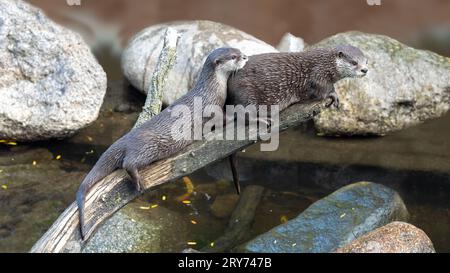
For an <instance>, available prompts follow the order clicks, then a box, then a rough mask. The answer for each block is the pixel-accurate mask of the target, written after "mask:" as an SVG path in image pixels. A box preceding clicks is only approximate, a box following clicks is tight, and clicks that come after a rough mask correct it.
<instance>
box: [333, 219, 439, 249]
mask: <svg viewBox="0 0 450 273" xmlns="http://www.w3.org/2000/svg"><path fill="white" fill-rule="evenodd" d="M336 252H337V253H435V252H436V251H435V250H434V247H433V243H432V242H431V240H430V238H428V236H427V235H426V234H425V232H423V231H422V230H421V229H419V228H417V227H415V226H413V225H411V224H407V223H403V222H393V223H390V224H387V225H386V226H384V227H380V228H377V229H376V230H374V231H372V232H370V233H368V234H366V235H363V236H361V237H359V238H358V239H356V240H354V241H353V242H351V243H350V244H348V245H346V246H344V247H342V248H339V249H338V250H336Z"/></svg>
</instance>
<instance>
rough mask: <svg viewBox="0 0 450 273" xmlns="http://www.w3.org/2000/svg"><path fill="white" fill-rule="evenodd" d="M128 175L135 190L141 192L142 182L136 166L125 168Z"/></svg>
mask: <svg viewBox="0 0 450 273" xmlns="http://www.w3.org/2000/svg"><path fill="white" fill-rule="evenodd" d="M126 171H127V173H128V175H129V176H130V177H131V180H132V182H133V184H134V186H135V187H136V190H137V191H138V192H140V193H142V192H143V188H142V184H141V176H140V175H139V171H138V170H137V169H136V168H130V169H126Z"/></svg>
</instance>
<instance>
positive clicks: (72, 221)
mask: <svg viewBox="0 0 450 273" xmlns="http://www.w3.org/2000/svg"><path fill="white" fill-rule="evenodd" d="M324 103H325V102H312V103H308V104H297V105H293V106H291V107H289V108H288V109H286V110H285V111H283V112H282V113H281V114H280V124H279V131H280V132H282V131H284V130H286V129H288V128H291V127H294V126H297V125H299V124H300V123H302V122H304V121H307V120H309V119H311V118H312V117H313V116H314V115H316V114H318V113H319V112H320V109H322V107H324ZM213 134H214V135H216V136H217V138H209V139H212V140H203V141H197V142H195V143H193V144H192V145H190V146H188V147H186V148H185V149H184V150H183V151H181V152H179V153H177V154H175V155H174V156H172V157H170V158H167V159H164V160H161V161H158V162H156V163H154V164H151V165H150V166H148V167H146V168H145V169H144V170H142V172H141V176H142V178H143V187H144V189H146V190H148V189H150V188H153V187H155V186H157V185H160V184H163V183H167V182H170V181H172V180H175V179H177V178H180V177H182V176H185V175H188V174H190V173H193V172H195V171H197V170H199V169H201V168H203V167H205V166H207V165H209V164H211V163H214V162H216V161H218V160H220V159H222V158H225V157H227V156H229V155H230V154H232V153H235V152H237V151H240V150H242V149H244V148H245V147H247V146H249V145H251V144H253V143H255V141H254V140H248V139H246V140H234V141H228V140H216V139H220V138H221V136H223V134H224V132H215V133H213ZM247 135H248V134H247ZM222 139H223V138H222ZM138 195H139V193H138V192H136V191H135V189H134V187H132V185H131V182H130V181H129V178H128V176H127V175H126V173H125V172H124V171H123V170H119V171H116V172H114V173H112V174H111V175H109V176H108V177H106V178H105V179H103V180H102V181H100V182H99V183H97V184H96V185H95V186H94V187H93V188H92V189H91V191H90V192H89V193H88V194H87V197H86V227H87V230H91V231H92V230H94V229H95V228H96V227H97V226H98V225H99V224H101V223H102V222H103V221H104V220H105V219H107V218H108V217H110V216H111V215H112V214H113V213H115V212H116V211H117V210H119V209H120V208H121V207H123V206H125V205H126V204H127V203H129V202H130V201H131V200H133V199H134V198H136V197H137V196H138ZM83 246H84V242H83V241H82V240H81V237H80V231H79V222H78V209H77V205H76V203H75V202H74V203H72V204H71V205H70V206H69V207H68V208H67V209H66V210H65V211H64V212H63V213H62V214H61V216H60V217H59V218H58V219H57V220H56V222H55V223H54V224H53V225H52V226H51V227H50V229H49V230H48V231H47V232H46V233H45V234H44V235H43V236H42V237H41V239H40V240H39V241H38V242H37V243H36V244H35V245H34V246H33V248H32V249H31V252H79V251H80V250H81V249H82V247H83Z"/></svg>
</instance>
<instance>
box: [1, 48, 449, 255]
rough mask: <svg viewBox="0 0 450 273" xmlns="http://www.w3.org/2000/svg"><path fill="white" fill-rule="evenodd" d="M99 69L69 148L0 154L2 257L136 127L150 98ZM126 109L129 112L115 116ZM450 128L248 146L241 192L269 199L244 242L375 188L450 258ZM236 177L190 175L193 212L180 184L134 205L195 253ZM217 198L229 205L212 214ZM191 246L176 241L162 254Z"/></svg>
mask: <svg viewBox="0 0 450 273" xmlns="http://www.w3.org/2000/svg"><path fill="white" fill-rule="evenodd" d="M99 60H100V62H101V63H102V64H106V66H107V69H106V70H107V71H108V73H109V75H114V76H112V77H109V80H110V81H109V88H108V91H107V96H106V98H105V103H104V105H103V106H102V110H101V114H100V117H99V119H98V120H97V121H96V122H94V123H93V124H92V125H91V126H89V127H88V128H85V129H83V130H81V131H80V132H79V133H78V134H76V135H75V136H73V137H71V138H68V139H64V140H52V141H47V142H39V143H33V144H21V143H19V145H18V146H17V147H10V146H0V184H2V185H6V186H7V189H0V208H1V213H0V252H9V251H12V252H25V251H28V250H29V249H30V248H31V246H32V245H33V244H34V242H35V241H36V240H37V239H38V238H39V237H40V236H42V235H43V233H44V232H45V231H46V230H47V229H48V227H50V225H51V224H52V223H53V221H54V220H56V218H57V217H58V216H59V214H60V213H61V212H62V211H63V210H64V209H65V208H66V207H67V206H68V205H69V204H70V203H71V202H73V200H74V197H75V192H76V190H77V188H78V186H79V183H80V182H81V180H82V178H83V177H84V175H85V174H86V173H87V172H88V171H89V169H90V168H91V167H92V165H93V164H94V163H95V162H96V160H97V159H98V157H99V155H101V153H102V152H103V151H104V150H106V149H107V147H108V146H109V145H110V144H111V143H113V142H114V141H115V140H116V139H118V138H119V137H120V136H121V135H123V134H124V133H126V132H127V131H128V130H129V129H130V128H131V127H132V125H133V124H134V121H135V120H136V118H137V116H138V113H139V111H140V107H141V106H142V104H143V102H144V99H145V98H144V96H143V95H141V94H140V93H139V92H137V91H136V90H133V88H131V87H130V86H128V85H127V84H126V83H124V82H123V81H121V80H120V72H118V60H117V58H115V57H114V58H111V56H109V55H108V54H106V55H102V56H99ZM120 104H123V105H122V106H124V105H125V106H126V107H121V108H122V109H128V110H127V111H126V112H117V111H116V110H117V106H118V105H120ZM115 109H116V110H115ZM449 123H450V114H447V115H446V116H444V117H442V118H440V119H437V120H433V121H429V122H427V123H425V124H423V125H420V126H416V127H414V128H410V129H407V130H403V131H400V132H398V133H394V134H392V135H390V136H387V137H383V138H344V139H334V138H323V137H318V136H316V135H315V132H314V130H313V129H312V127H311V126H310V125H308V124H307V125H304V126H301V127H299V128H296V129H291V130H289V131H287V132H285V133H283V134H282V135H281V139H280V143H281V147H280V149H279V150H278V151H277V152H273V153H260V152H259V151H258V146H253V147H250V148H249V149H247V151H246V152H245V153H240V155H239V156H240V172H241V175H242V177H243V180H244V181H242V187H245V186H247V185H251V184H256V185H261V186H263V187H265V188H266V191H265V193H264V197H263V198H262V201H261V203H260V204H259V206H258V209H257V213H256V217H255V220H254V223H253V225H252V227H251V229H250V232H248V234H247V235H246V237H245V238H244V239H243V241H245V240H247V239H250V238H252V237H254V236H256V235H258V234H261V233H263V232H266V231H268V230H269V229H271V228H272V227H274V226H277V225H279V224H280V223H282V222H284V221H286V220H287V219H291V218H293V217H295V216H296V215H298V214H299V213H301V212H302V211H303V210H304V209H306V208H307V207H308V206H309V205H310V204H312V203H313V202H314V201H316V200H318V199H319V198H322V197H324V196H326V195H328V194H330V193H331V192H333V191H334V190H336V189H338V188H339V187H341V186H343V185H346V184H349V183H353V182H358V181H371V182H376V183H381V184H384V185H387V186H389V187H391V188H394V189H395V190H397V191H398V192H399V193H400V195H401V196H402V198H403V199H404V201H405V203H406V206H407V208H408V210H409V212H410V214H411V220H410V222H411V223H412V224H414V225H416V226H417V227H419V228H421V229H423V230H424V231H425V232H426V233H427V234H428V235H429V237H430V238H431V240H432V241H433V243H434V245H435V247H436V250H437V251H438V252H450V165H449V164H450V160H449V159H450V126H448V124H449ZM58 155H60V156H61V157H60V158H59V157H58ZM33 161H36V164H35V165H33ZM230 177H231V175H230V171H229V169H227V167H226V166H225V165H224V164H218V165H216V166H210V167H207V168H206V169H202V170H200V171H198V172H196V173H194V174H192V175H190V176H189V178H190V179H191V181H192V183H193V186H194V192H193V193H191V194H190V195H189V197H188V199H189V200H191V202H192V204H191V205H189V206H186V205H185V204H183V203H182V202H180V199H179V197H180V196H183V195H184V194H186V191H187V189H186V186H185V184H184V183H183V182H182V181H181V180H177V181H174V182H172V183H168V184H165V185H162V186H160V187H158V188H157V189H155V190H153V191H150V192H148V193H146V194H145V195H144V196H142V197H140V198H139V199H138V200H137V201H135V202H145V203H146V204H158V205H159V206H163V207H165V208H167V209H169V210H171V211H173V212H174V213H177V214H178V215H180V221H182V222H183V223H184V224H186V226H187V229H188V233H189V234H190V237H189V239H190V240H194V241H196V242H197V245H196V246H195V248H198V249H199V248H201V247H204V246H208V245H209V244H210V243H211V242H212V241H214V240H215V239H216V238H217V237H219V236H220V235H222V234H223V232H224V230H225V228H226V226H227V224H228V219H229V213H230V211H229V209H228V212H227V207H226V206H229V204H230V202H231V203H233V202H234V201H233V197H232V196H233V195H234V187H233V185H232V183H231V181H230ZM162 196H166V199H165V200H162ZM217 197H221V198H222V199H224V200H226V201H224V202H223V203H222V205H221V204H220V203H219V204H216V205H215V206H216V207H215V209H212V207H213V204H214V200H215V199H216V198H217ZM227 202H228V203H227ZM221 206H222V207H221ZM218 210H219V211H221V212H220V213H218V212H217V211H218ZM224 210H225V212H224ZM218 214H221V216H220V217H218V216H217V215H218ZM224 215H225V216H224ZM193 220H194V221H195V224H193V223H192V221H193ZM173 236H177V235H176V234H174V235H173ZM184 239H185V238H183V240H184ZM180 240H181V239H180ZM186 247H187V245H186V242H185V241H180V242H176V243H174V244H173V245H168V246H165V248H164V247H163V250H170V251H181V250H182V249H184V248H186Z"/></svg>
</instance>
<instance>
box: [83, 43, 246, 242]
mask: <svg viewBox="0 0 450 273" xmlns="http://www.w3.org/2000/svg"><path fill="white" fill-rule="evenodd" d="M246 62H247V57H246V56H245V55H244V54H242V53H241V51H239V50H238V49H235V48H219V49H216V50H214V51H213V52H212V53H211V54H210V55H209V56H208V57H207V59H206V61H205V63H204V65H203V68H202V71H201V73H200V76H199V79H198V81H197V83H196V84H195V86H194V88H193V89H192V90H190V91H189V92H187V93H186V94H185V95H184V96H182V97H181V98H179V99H178V100H177V101H175V102H174V103H173V104H172V105H170V106H169V107H167V108H166V109H164V110H163V111H162V112H161V113H159V114H158V115H156V116H155V117H153V118H152V119H150V120H149V121H147V122H145V123H143V124H142V125H141V126H139V127H137V128H134V129H133V130H131V131H130V132H129V133H127V134H126V135H124V136H123V137H121V138H120V139H119V140H117V141H116V142H115V143H113V144H112V145H111V146H110V147H109V148H108V150H106V151H105V152H104V153H103V154H102V156H101V157H100V159H99V160H98V162H97V163H96V164H95V166H94V167H93V168H92V170H91V171H90V172H89V173H88V175H87V176H86V178H85V179H84V181H83V182H82V183H81V185H80V188H79V190H78V192H77V204H78V209H79V215H80V227H81V236H82V238H83V240H84V239H85V237H86V235H87V234H86V233H85V228H84V203H85V197H86V194H87V192H88V191H89V189H91V188H92V186H93V185H95V184H96V183H97V182H98V181H99V180H101V179H103V178H104V177H106V176H107V175H109V174H111V173H112V172H113V171H115V170H116V169H120V168H122V169H125V170H126V171H127V172H128V174H129V175H130V177H131V179H132V182H133V184H134V185H135V186H136V189H137V190H138V191H141V190H142V185H141V178H140V176H139V170H140V169H141V168H143V167H145V166H147V165H149V164H151V163H152V162H154V161H157V160H160V159H164V158H167V157H168V156H170V155H172V154H174V153H176V152H178V151H180V150H181V149H183V148H184V147H186V146H187V145H189V144H190V143H192V142H193V140H190V139H184V138H182V137H179V136H173V135H172V133H173V131H172V125H173V124H174V123H175V122H179V119H180V118H181V119H182V122H183V123H187V124H191V130H192V129H193V127H194V126H193V122H192V120H191V117H193V114H192V113H193V112H194V98H201V99H202V107H203V109H201V110H202V111H203V110H204V108H205V107H206V106H208V105H217V106H220V107H223V106H224V103H225V99H226V93H227V80H228V77H229V75H230V74H231V73H234V72H235V71H236V70H238V69H241V68H242V67H243V66H244V65H245V63H246ZM175 106H185V107H187V108H188V109H189V111H190V112H191V115H190V116H189V117H188V116H182V117H178V116H175V117H174V116H172V110H173V109H174V107H175ZM202 122H203V123H204V122H205V120H203V121H202ZM191 139H192V138H191Z"/></svg>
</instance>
